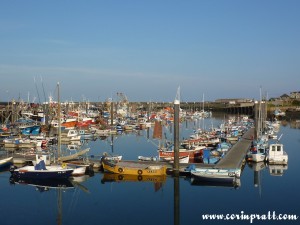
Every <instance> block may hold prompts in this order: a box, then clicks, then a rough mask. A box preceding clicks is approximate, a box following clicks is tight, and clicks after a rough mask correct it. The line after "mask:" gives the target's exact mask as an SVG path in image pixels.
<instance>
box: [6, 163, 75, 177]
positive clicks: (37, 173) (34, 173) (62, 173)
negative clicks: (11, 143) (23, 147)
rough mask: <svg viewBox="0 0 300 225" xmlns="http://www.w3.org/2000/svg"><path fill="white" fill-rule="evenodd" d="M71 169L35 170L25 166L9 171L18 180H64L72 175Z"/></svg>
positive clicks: (32, 167)
mask: <svg viewBox="0 0 300 225" xmlns="http://www.w3.org/2000/svg"><path fill="white" fill-rule="evenodd" d="M72 172H73V169H64V168H49V167H47V169H46V170H35V169H34V166H25V167H22V168H19V169H13V170H11V174H12V176H13V177H15V178H19V179H66V178H69V177H70V176H71V175H72Z"/></svg>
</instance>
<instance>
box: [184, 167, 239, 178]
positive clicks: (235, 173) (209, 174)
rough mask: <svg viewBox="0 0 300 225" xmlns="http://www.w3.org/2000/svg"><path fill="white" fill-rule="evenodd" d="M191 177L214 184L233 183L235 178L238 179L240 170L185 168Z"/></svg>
mask: <svg viewBox="0 0 300 225" xmlns="http://www.w3.org/2000/svg"><path fill="white" fill-rule="evenodd" d="M186 171H189V172H190V173H191V175H192V176H195V177H196V178H197V179H200V180H203V181H214V182H215V181H216V182H234V180H235V179H236V178H240V176H241V170H240V169H218V168H211V169H206V168H196V167H195V166H194V165H190V166H189V167H188V168H186Z"/></svg>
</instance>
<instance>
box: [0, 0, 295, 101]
mask: <svg viewBox="0 0 300 225" xmlns="http://www.w3.org/2000/svg"><path fill="white" fill-rule="evenodd" d="M299 11H300V1H299V0H251V1H250V0H248V1H247V0H244V1H241V0H187V1H184V0H172V1H171V0H109V1H108V0H106V1H104V0H88V1H84V0H81V1H80V0H69V1H67V0H51V1H47V0H26V1H24V0H12V1H6V0H2V1H0V101H11V100H12V99H23V100H26V101H27V100H29V101H31V102H43V101H45V100H48V97H49V96H53V97H54V98H57V83H58V82H59V87H60V97H61V101H105V100H107V99H108V98H112V99H113V100H114V101H118V100H119V98H118V95H117V93H123V94H124V95H125V96H126V97H127V99H128V100H129V101H153V102H172V101H174V99H175V96H176V93H177V89H178V88H179V87H180V100H181V101H203V96H204V99H205V100H206V101H214V100H216V99H220V98H250V99H259V98H260V90H262V91H261V92H262V94H263V95H264V96H266V97H269V98H271V97H279V96H280V95H282V94H290V92H293V91H300V78H299V77H300V76H299V75H300V60H299V59H300V13H299Z"/></svg>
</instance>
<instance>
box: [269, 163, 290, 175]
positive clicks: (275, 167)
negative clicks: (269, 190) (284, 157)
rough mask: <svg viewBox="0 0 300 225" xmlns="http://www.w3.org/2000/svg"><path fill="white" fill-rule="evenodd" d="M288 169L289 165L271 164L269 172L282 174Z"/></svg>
mask: <svg viewBox="0 0 300 225" xmlns="http://www.w3.org/2000/svg"><path fill="white" fill-rule="evenodd" d="M287 169H288V166H287V165H269V172H270V175H272V176H282V175H283V173H284V171H286V170H287Z"/></svg>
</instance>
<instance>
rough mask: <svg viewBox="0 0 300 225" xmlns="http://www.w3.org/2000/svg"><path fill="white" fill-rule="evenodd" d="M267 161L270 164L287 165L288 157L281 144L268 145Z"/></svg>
mask: <svg viewBox="0 0 300 225" xmlns="http://www.w3.org/2000/svg"><path fill="white" fill-rule="evenodd" d="M268 161H269V163H270V164H287V162H288V155H287V154H286V152H285V151H284V150H283V144H280V143H276V144H270V146H269V155H268Z"/></svg>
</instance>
